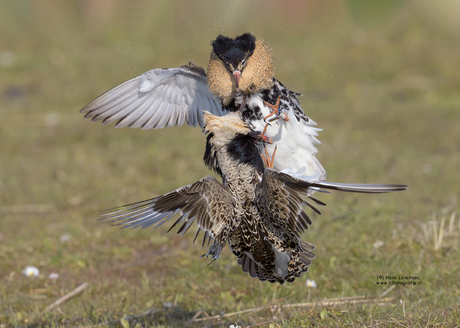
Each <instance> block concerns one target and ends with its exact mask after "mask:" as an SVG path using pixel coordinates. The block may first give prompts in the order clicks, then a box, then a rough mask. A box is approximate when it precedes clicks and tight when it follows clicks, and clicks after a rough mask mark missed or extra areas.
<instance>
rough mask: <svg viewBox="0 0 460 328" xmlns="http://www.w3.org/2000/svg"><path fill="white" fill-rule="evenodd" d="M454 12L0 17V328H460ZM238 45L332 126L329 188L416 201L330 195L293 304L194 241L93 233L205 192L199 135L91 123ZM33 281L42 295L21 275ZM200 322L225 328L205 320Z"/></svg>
mask: <svg viewBox="0 0 460 328" xmlns="http://www.w3.org/2000/svg"><path fill="white" fill-rule="evenodd" d="M379 3H382V4H379ZM383 3H384V4H383ZM331 8H332V9H331ZM458 12H459V11H458V5H457V4H456V2H455V1H450V0H443V1H438V2H433V3H430V2H429V1H417V3H415V2H402V1H398V2H396V1H386V2H375V4H374V5H369V4H366V3H364V2H359V1H350V0H349V1H336V2H331V3H329V2H319V1H309V2H305V3H304V2H300V1H299V2H297V1H290V2H288V3H287V4H286V3H285V4H281V2H280V3H279V4H278V3H277V2H270V3H269V5H268V4H267V3H264V4H259V3H257V2H250V3H246V2H236V1H235V2H231V3H228V4H223V3H222V4H217V3H215V2H211V1H209V2H200V3H199V5H196V6H192V5H191V4H186V3H182V2H179V1H169V2H129V3H128V2H121V1H106V2H90V1H80V2H70V1H68V2H60V1H57V0H55V1H51V0H50V1H43V2H38V1H37V2H27V1H21V2H1V3H0V27H1V28H2V34H1V35H0V70H1V77H0V140H1V142H0V154H1V156H0V217H1V221H0V280H1V283H0V306H1V307H0V308H1V312H0V327H8V326H32V327H36V326H80V325H99V326H115V325H121V326H123V327H127V326H131V327H133V326H136V325H137V326H147V325H151V326H158V327H160V326H161V327H172V326H185V325H189V326H192V327H195V326H196V327H202V326H207V327H219V326H221V327H227V326H229V325H230V324H233V325H236V324H239V325H240V326H243V327H244V326H246V327H249V326H253V327H254V326H257V325H258V324H259V326H266V327H309V326H314V327H344V326H349V327H355V326H361V327H363V326H365V327H412V326H420V327H455V326H459V325H460V307H459V305H458V304H459V303H460V289H459V283H458V272H459V269H460V252H459V244H458V240H459V238H460V218H459V215H458V213H459V205H458V198H459V195H460V190H459V180H458V178H457V176H458V170H459V168H460V152H459V150H460V142H459V140H460V129H459V126H460V125H459V124H460V111H459V108H460V96H459V93H458V90H459V88H460V78H459V74H458V73H459V67H460V57H459V56H458V53H459V50H460V46H459V44H460V42H459V38H460V35H459V34H458V31H459V30H460V29H459V26H458V21H459V17H458V16H456V15H458ZM244 31H253V32H254V33H255V35H257V36H261V37H262V38H264V39H265V40H266V41H267V42H269V43H270V45H271V46H272V47H273V48H274V50H275V52H276V54H277V57H276V62H277V77H278V78H279V79H280V80H281V81H282V82H283V83H284V84H285V85H287V86H288V87H290V88H291V89H293V90H294V91H297V92H301V93H303V94H304V97H302V99H301V101H302V106H303V108H304V110H305V112H306V113H307V114H308V115H309V116H310V117H311V118H312V119H314V120H315V121H317V122H318V123H319V126H320V127H321V128H324V131H323V132H321V134H320V140H321V141H322V145H320V146H319V156H318V157H319V159H320V160H321V162H322V163H323V165H324V167H325V168H326V170H327V171H328V178H329V180H331V181H339V182H342V181H348V182H362V183H373V182H376V183H377V182H380V183H385V182H391V183H406V184H408V185H409V186H410V188H409V189H408V190H407V191H405V192H403V193H397V194H388V195H353V194H338V193H334V194H330V195H321V199H322V200H324V201H325V202H327V203H328V206H327V207H326V208H324V210H323V215H322V216H316V217H315V218H314V224H313V226H312V229H311V230H310V231H308V232H307V233H306V234H305V235H304V236H303V239H304V240H306V241H309V242H311V243H313V244H315V245H317V250H316V254H317V258H316V259H315V260H314V262H313V265H312V267H311V269H310V271H309V272H308V273H307V274H306V275H304V276H303V277H302V278H300V279H298V280H296V282H295V283H293V284H287V285H284V286H279V285H272V284H269V283H262V282H259V281H257V280H254V279H251V278H250V277H249V276H248V275H246V274H244V273H243V272H242V270H241V268H240V267H239V266H238V265H237V264H236V261H235V258H234V257H233V255H231V253H230V251H229V250H228V249H226V250H225V251H224V252H223V255H222V257H221V259H220V260H219V261H217V262H215V263H213V264H212V265H209V266H207V264H208V260H206V259H200V258H199V256H200V255H202V254H203V253H205V252H206V251H205V249H203V248H201V247H200V245H198V244H195V245H194V244H192V243H191V240H192V238H191V237H192V236H193V232H190V233H188V236H187V235H186V236H184V237H182V238H180V237H178V236H177V235H175V234H173V233H169V234H166V230H167V228H168V227H164V228H163V227H162V228H159V229H158V230H155V231H152V230H145V231H141V230H139V231H138V230H120V229H117V228H115V227H111V226H110V225H106V224H102V223H100V222H98V221H97V220H95V219H94V212H93V211H95V210H98V209H104V208H107V207H112V206H115V205H121V204H124V203H128V202H132V201H136V200H142V199H145V198H149V197H153V196H155V195H160V194H162V193H165V192H167V191H170V190H172V189H175V188H177V187H179V186H182V185H184V184H189V183H192V182H194V181H196V180H198V179H200V178H201V177H203V176H205V175H207V174H209V172H208V171H207V170H206V168H205V167H204V165H203V164H202V160H201V158H202V154H203V152H204V137H203V135H202V134H201V132H200V131H199V129H193V128H188V127H181V128H171V129H164V130H158V131H143V130H137V129H115V128H113V126H100V125H99V124H96V123H91V122H90V121H87V120H84V119H83V117H82V116H81V115H80V114H78V110H79V109H80V108H81V107H83V106H84V105H85V104H87V103H88V102H89V101H91V100H92V99H93V98H94V97H96V96H97V95H99V94H100V93H102V92H103V91H105V90H107V89H108V88H110V87H113V86H115V85H117V84H118V83H121V82H123V81H124V80H127V79H129V78H130V77H133V76H136V75H139V74H141V73H143V72H144V71H146V70H148V69H151V68H155V67H175V66H177V65H182V64H184V63H186V62H188V61H189V60H193V61H195V62H197V63H198V64H201V65H206V61H207V58H208V55H209V51H210V47H209V43H208V42H209V41H210V40H212V39H213V38H215V37H216V36H217V35H218V34H220V33H223V34H227V35H230V36H234V35H236V34H239V33H241V32H244ZM28 265H33V266H35V267H37V268H38V269H39V270H40V276H39V277H38V278H26V277H25V276H24V275H23V274H22V273H21V272H22V270H23V269H24V268H25V267H26V266H28ZM51 273H58V274H59V277H58V278H57V279H55V280H52V279H49V275H50V274H51ZM380 275H382V276H384V277H385V276H390V275H397V276H399V275H401V276H417V277H419V279H418V280H417V281H418V282H421V285H415V286H409V285H406V286H401V285H398V286H396V287H391V286H390V285H380V284H379V285H378V284H377V282H382V281H381V280H379V276H380ZM306 279H313V280H315V281H316V283H317V288H316V289H309V288H307V287H306V286H305V282H306ZM398 279H399V278H397V279H396V280H398ZM383 281H388V279H384V280H383ZM398 281H401V282H402V281H404V280H402V278H401V279H399V280H398ZM84 282H87V283H88V287H87V288H86V289H85V290H84V291H83V292H82V293H81V294H79V295H76V296H74V297H73V298H70V299H69V300H67V301H65V302H63V303H61V304H60V305H59V306H57V307H55V308H53V309H51V310H48V311H45V308H46V307H47V306H48V305H50V304H51V303H53V302H54V301H55V300H57V299H59V298H60V297H61V296H63V295H65V294H67V293H69V292H71V291H72V290H74V289H75V288H77V287H78V286H80V285H81V284H83V283H84ZM390 287H391V289H389V288H390ZM384 292H387V293H386V294H385V295H384V296H382V298H384V299H386V301H385V302H384V301H380V302H374V303H361V304H353V303H351V302H347V303H341V304H337V303H335V304H334V303H331V302H329V303H327V302H326V299H329V300H330V299H335V298H344V297H353V296H354V297H356V298H354V300H355V301H356V300H358V301H359V300H363V298H358V297H364V298H365V299H376V298H378V297H379V296H381V295H382V294H383V293H384ZM348 300H349V299H348ZM320 301H322V302H323V303H322V304H320V303H318V304H316V305H311V304H310V305H308V304H307V305H305V304H304V305H303V306H301V307H289V305H290V304H297V303H315V302H320ZM261 306H267V307H266V308H264V309H262V310H260V311H258V312H254V311H250V312H239V313H237V314H235V315H232V316H223V315H225V314H228V313H233V312H238V311H244V310H247V309H251V308H258V307H261ZM200 310H203V311H205V312H206V313H207V314H208V315H209V316H213V315H222V317H221V318H219V319H213V320H205V321H195V322H192V321H191V319H192V318H193V317H194V315H195V314H196V313H197V312H199V311H200ZM203 315H204V314H203ZM200 317H201V316H200ZM123 318H124V319H123ZM120 319H121V320H120Z"/></svg>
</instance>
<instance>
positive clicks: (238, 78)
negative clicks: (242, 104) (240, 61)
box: [233, 71, 241, 91]
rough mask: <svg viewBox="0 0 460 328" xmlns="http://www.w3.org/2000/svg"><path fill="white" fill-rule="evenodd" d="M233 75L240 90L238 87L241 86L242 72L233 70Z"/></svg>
mask: <svg viewBox="0 0 460 328" xmlns="http://www.w3.org/2000/svg"><path fill="white" fill-rule="evenodd" d="M233 76H234V77H235V84H236V90H237V91H238V89H239V87H240V77H241V72H240V71H233Z"/></svg>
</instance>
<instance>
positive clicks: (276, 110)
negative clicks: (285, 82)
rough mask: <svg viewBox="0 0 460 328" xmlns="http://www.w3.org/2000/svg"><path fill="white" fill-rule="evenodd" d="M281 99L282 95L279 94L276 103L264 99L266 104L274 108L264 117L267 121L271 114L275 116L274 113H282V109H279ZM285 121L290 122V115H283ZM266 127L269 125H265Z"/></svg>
mask: <svg viewBox="0 0 460 328" xmlns="http://www.w3.org/2000/svg"><path fill="white" fill-rule="evenodd" d="M280 99H281V95H279V96H278V99H276V104H274V105H272V104H270V103H269V102H266V101H264V104H265V105H266V106H268V107H270V108H271V109H272V112H271V113H270V114H268V115H267V116H265V117H264V120H265V121H266V120H267V118H269V117H270V116H273V115H275V114H276V115H278V116H279V115H280V109H279V107H280ZM283 121H285V122H288V121H289V117H287V116H284V117H283ZM267 124H268V123H267ZM266 127H267V126H265V128H266Z"/></svg>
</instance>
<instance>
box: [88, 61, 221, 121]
mask: <svg viewBox="0 0 460 328" xmlns="http://www.w3.org/2000/svg"><path fill="white" fill-rule="evenodd" d="M206 82H207V78H206V74H205V72H204V70H203V68H201V67H199V66H196V65H195V64H193V63H190V64H189V65H187V66H182V67H180V68H165V69H163V68H158V69H153V70H151V71H148V72H146V73H144V74H142V75H141V76H138V77H135V78H133V79H131V80H129V81H127V82H124V83H122V84H120V85H119V86H116V87H115V88H113V89H111V90H109V91H107V92H106V93H104V94H103V95H101V96H99V97H98V98H97V99H95V100H93V101H92V102H91V103H89V104H88V105H86V106H85V107H84V108H83V109H82V110H80V113H83V114H85V118H91V120H92V121H99V120H102V124H110V123H113V122H116V124H115V127H117V128H121V127H126V126H129V127H132V128H136V127H141V128H143V129H150V128H155V129H160V128H163V127H170V126H174V125H182V124H184V123H187V125H192V126H196V125H200V126H201V127H202V126H203V119H202V116H203V114H202V112H203V110H206V111H209V112H211V113H213V114H214V115H219V116H222V115H224V114H225V113H227V111H225V110H223V109H222V105H221V103H220V101H219V100H218V99H217V98H215V97H214V95H213V94H212V93H211V91H210V90H209V88H208V86H207V84H206Z"/></svg>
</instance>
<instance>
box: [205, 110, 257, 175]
mask: <svg viewBox="0 0 460 328" xmlns="http://www.w3.org/2000/svg"><path fill="white" fill-rule="evenodd" d="M203 121H204V131H205V132H206V133H208V137H207V140H206V151H205V153H204V158H203V159H204V162H205V164H206V166H208V167H209V168H210V169H212V170H214V171H215V172H216V173H218V174H220V175H221V176H222V177H224V174H222V167H221V163H219V160H218V156H217V154H218V153H219V152H222V151H224V152H226V154H227V155H228V156H229V157H230V158H231V159H232V160H233V161H235V163H246V164H248V165H251V166H253V167H254V168H256V169H257V170H259V171H262V170H263V168H264V164H263V162H262V158H261V157H260V154H259V151H258V149H257V147H256V144H257V142H259V139H258V136H259V135H260V132H257V131H253V130H251V129H250V127H249V126H248V125H247V124H246V123H245V122H243V120H242V119H241V114H240V113H239V112H232V113H229V114H227V115H225V116H215V115H213V114H211V113H209V112H206V111H204V114H203ZM224 171H225V169H224Z"/></svg>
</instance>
